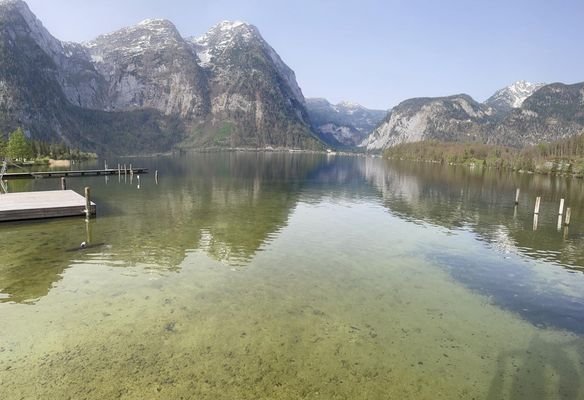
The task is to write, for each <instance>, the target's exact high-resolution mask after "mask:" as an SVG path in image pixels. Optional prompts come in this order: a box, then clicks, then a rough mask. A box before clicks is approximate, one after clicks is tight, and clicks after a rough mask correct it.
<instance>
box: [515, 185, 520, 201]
mask: <svg viewBox="0 0 584 400" xmlns="http://www.w3.org/2000/svg"><path fill="white" fill-rule="evenodd" d="M520 191H521V190H520V189H519V188H517V190H516V191H515V205H517V204H519V192H520Z"/></svg>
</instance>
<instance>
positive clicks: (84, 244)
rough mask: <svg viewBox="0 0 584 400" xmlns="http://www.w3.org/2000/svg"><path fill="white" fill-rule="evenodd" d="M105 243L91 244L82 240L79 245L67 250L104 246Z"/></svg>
mask: <svg viewBox="0 0 584 400" xmlns="http://www.w3.org/2000/svg"><path fill="white" fill-rule="evenodd" d="M104 245H105V243H92V244H87V243H85V242H82V243H81V244H80V245H79V247H74V248H72V249H67V251H80V250H87V249H93V248H94V247H101V246H104Z"/></svg>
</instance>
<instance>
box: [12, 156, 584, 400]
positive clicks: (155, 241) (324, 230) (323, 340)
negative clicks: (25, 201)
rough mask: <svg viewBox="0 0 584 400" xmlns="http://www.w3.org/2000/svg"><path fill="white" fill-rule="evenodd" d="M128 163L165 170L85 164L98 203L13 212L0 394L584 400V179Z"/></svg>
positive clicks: (411, 167) (353, 160)
mask: <svg viewBox="0 0 584 400" xmlns="http://www.w3.org/2000/svg"><path fill="white" fill-rule="evenodd" d="M119 162H121V163H126V164H130V163H132V164H133V165H134V166H137V167H146V168H150V174H146V175H142V176H140V178H138V177H137V176H134V177H132V178H130V176H127V177H124V176H123V175H122V176H121V177H118V176H111V177H109V178H105V177H86V178H71V179H68V181H67V182H68V187H69V188H71V189H74V190H76V191H78V192H79V193H82V191H83V187H84V186H91V188H92V193H93V200H94V201H95V202H96V203H97V212H98V215H97V218H96V219H92V220H91V221H89V222H86V221H84V220H83V219H82V218H69V219H59V220H50V221H38V222H27V223H8V224H6V223H5V224H2V225H0V243H1V244H0V248H1V249H2V252H1V258H0V318H1V320H2V324H0V393H1V394H0V398H2V399H117V398H120V399H191V398H197V399H207V398H208V399H386V398H392V399H488V400H501V399H513V400H518V399H571V400H573V399H584V336H583V335H584V274H583V272H584V206H583V204H584V201H583V200H584V184H583V182H582V181H581V180H577V179H568V178H560V177H547V176H534V175H527V174H514V173H508V172H501V171H495V170H487V171H483V170H481V169H470V168H467V167H452V166H441V165H436V164H425V163H405V162H387V161H384V160H382V159H379V158H371V157H364V156H354V157H351V156H336V155H328V156H327V155H323V154H292V153H291V154H288V153H243V152H239V153H228V152H226V153H200V154H198V153H194V154H186V155H183V156H175V157H170V156H169V157H157V158H144V159H120V160H117V159H115V160H114V159H111V160H108V163H109V165H110V166H111V165H116V166H117V163H119ZM99 165H103V162H102V161H100V162H99ZM75 167H76V166H75ZM87 167H94V166H91V165H88V166H87ZM154 170H158V171H159V176H160V177H159V181H158V182H155V179H154ZM59 185H60V182H59V180H57V179H44V180H31V181H10V182H9V189H10V190H11V191H30V190H49V189H57V188H58V187H59ZM516 188H521V195H520V202H519V205H518V206H517V207H515V206H514V199H515V189H516ZM536 196H542V205H541V212H540V214H539V217H538V221H537V224H536V226H535V225H534V215H533V207H534V203H535V197H536ZM560 198H565V199H566V205H567V206H568V207H571V209H572V218H571V219H572V223H571V224H570V226H569V227H568V228H565V227H563V226H560V227H558V224H557V223H558V221H557V218H558V207H559V202H560ZM0 201H1V196H0ZM83 241H85V242H87V243H89V246H88V248H85V249H82V248H80V243H81V242H83Z"/></svg>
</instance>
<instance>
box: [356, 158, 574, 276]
mask: <svg viewBox="0 0 584 400" xmlns="http://www.w3.org/2000/svg"><path fill="white" fill-rule="evenodd" d="M361 168H362V170H363V174H364V176H366V178H367V180H368V181H369V182H371V183H372V184H373V185H374V186H375V187H376V188H377V189H378V190H379V191H380V192H381V194H382V197H383V201H384V204H385V205H386V206H387V207H388V208H389V209H391V211H392V212H393V213H395V214H397V215H399V216H401V217H403V218H406V219H409V220H412V221H424V222H427V223H431V224H435V225H440V226H444V227H446V228H448V229H462V228H464V229H472V230H473V231H475V232H477V233H478V234H479V237H480V238H481V240H484V241H486V242H488V243H492V244H495V245H496V243H498V242H499V241H500V239H501V235H500V233H501V229H500V228H501V227H504V229H505V232H506V236H508V237H506V239H505V240H506V241H509V242H511V243H513V247H514V248H515V249H517V250H518V251H520V252H521V253H522V254H524V255H527V256H530V257H533V258H536V259H543V260H545V261H551V262H554V263H558V264H561V265H563V266H564V267H567V268H573V269H582V268H583V267H584V240H583V238H584V237H583V235H582V231H583V229H584V223H583V219H584V212H583V209H582V207H581V206H580V205H581V204H582V203H583V201H584V184H582V182H581V181H579V180H570V179H566V178H559V177H547V176H533V175H527V174H525V175H521V174H514V173H507V172H501V171H496V170H481V169H470V168H466V167H450V166H441V165H435V164H429V165H428V164H423V163H400V162H392V163H389V164H383V163H380V162H378V160H375V159H368V160H367V161H366V162H364V163H363V164H362V165H361ZM517 187H519V188H521V197H520V203H519V205H518V206H517V207H515V206H514V194H515V188H517ZM536 196H542V204H541V211H540V214H539V216H538V219H537V227H538V229H534V227H535V226H534V218H533V217H534V215H533V208H534V203H535V198H536ZM561 198H565V199H566V204H568V205H571V207H572V209H573V211H572V215H573V216H574V217H573V218H572V222H571V225H570V227H569V229H568V230H565V231H564V230H561V232H559V233H558V232H557V213H558V207H557V205H558V204H559V203H560V199H561ZM576 215H577V217H575V216H576ZM534 231H536V232H534Z"/></svg>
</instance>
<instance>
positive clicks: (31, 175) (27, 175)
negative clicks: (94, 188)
mask: <svg viewBox="0 0 584 400" xmlns="http://www.w3.org/2000/svg"><path fill="white" fill-rule="evenodd" d="M147 173H148V168H132V169H131V170H129V169H127V170H124V169H117V168H108V169H87V170H81V171H42V172H11V173H6V174H4V177H3V179H35V178H61V177H66V176H97V175H118V174H120V175H124V174H133V175H140V174H147Z"/></svg>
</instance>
